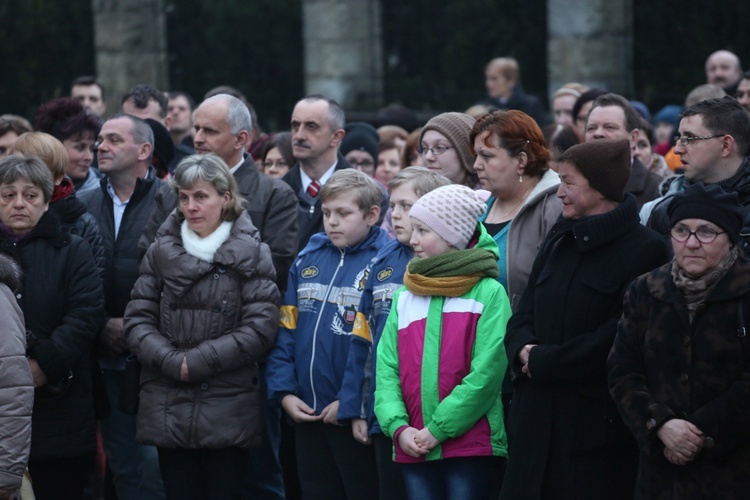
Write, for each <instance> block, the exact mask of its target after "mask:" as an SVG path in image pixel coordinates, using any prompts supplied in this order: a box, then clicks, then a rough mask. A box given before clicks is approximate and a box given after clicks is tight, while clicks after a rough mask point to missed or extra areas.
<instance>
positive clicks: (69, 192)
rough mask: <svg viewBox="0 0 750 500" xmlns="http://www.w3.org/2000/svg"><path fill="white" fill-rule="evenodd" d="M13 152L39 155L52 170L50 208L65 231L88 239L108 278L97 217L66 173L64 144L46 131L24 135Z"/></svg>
mask: <svg viewBox="0 0 750 500" xmlns="http://www.w3.org/2000/svg"><path fill="white" fill-rule="evenodd" d="M11 152H12V153H16V154H21V155H24V156H36V157H38V158H40V159H41V160H42V161H43V162H44V163H45V164H46V165H47V168H49V171H50V173H51V174H52V180H53V182H54V183H55V187H54V189H53V190H52V198H51V199H50V202H49V209H50V210H51V211H52V212H54V213H55V214H56V215H57V216H58V217H59V218H60V222H61V223H62V225H63V227H64V228H67V229H69V230H70V232H71V233H73V234H77V235H78V236H80V237H81V238H83V239H84V240H86V241H87V242H88V244H89V246H90V247H91V251H92V252H93V253H94V258H95V259H96V264H97V266H98V267H99V273H100V275H101V276H102V277H103V276H104V245H103V243H102V236H101V233H100V232H99V224H98V223H97V222H96V218H95V217H94V216H93V215H91V214H90V213H89V212H87V211H86V206H85V205H84V204H83V203H82V202H81V200H79V199H78V197H77V196H76V194H77V193H76V191H75V189H74V188H73V182H72V181H71V180H70V178H69V177H67V175H66V174H65V169H66V167H67V166H68V153H67V151H66V149H65V146H63V144H62V143H61V142H60V141H59V140H57V139H55V138H54V137H52V136H51V135H49V134H45V133H44V132H27V133H25V134H22V135H21V136H20V137H19V138H18V139H16V142H14V143H13V146H11Z"/></svg>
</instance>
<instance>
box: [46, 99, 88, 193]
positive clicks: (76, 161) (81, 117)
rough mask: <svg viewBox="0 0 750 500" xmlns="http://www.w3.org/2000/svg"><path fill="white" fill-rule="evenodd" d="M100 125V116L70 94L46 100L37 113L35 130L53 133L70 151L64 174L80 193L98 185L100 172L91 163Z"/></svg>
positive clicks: (68, 151)
mask: <svg viewBox="0 0 750 500" xmlns="http://www.w3.org/2000/svg"><path fill="white" fill-rule="evenodd" d="M101 128H102V122H101V120H100V119H99V117H98V116H96V115H95V114H93V113H91V112H90V111H86V110H85V109H84V108H83V106H82V105H81V103H80V102H78V101H76V100H75V99H72V98H69V97H61V98H60V99H54V100H52V101H49V102H46V103H44V104H42V105H41V106H39V109H38V110H37V112H36V118H35V124H34V129H35V130H37V131H39V132H45V133H47V134H50V135H52V136H53V137H54V138H55V139H58V140H59V141H60V142H62V143H63V146H65V151H66V152H67V154H68V163H67V165H66V166H65V174H66V175H67V176H68V177H70V178H71V179H72V180H73V185H74V186H75V189H76V192H77V193H78V194H79V195H80V194H82V193H85V192H86V191H89V190H92V189H97V188H98V187H99V179H100V178H101V174H100V173H99V171H98V170H97V169H95V168H92V167H91V164H92V162H93V161H94V150H93V147H94V143H95V142H96V137H97V136H98V135H99V129H101Z"/></svg>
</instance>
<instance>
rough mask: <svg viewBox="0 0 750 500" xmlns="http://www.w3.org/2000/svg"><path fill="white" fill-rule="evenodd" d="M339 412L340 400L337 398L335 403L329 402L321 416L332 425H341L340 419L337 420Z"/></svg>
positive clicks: (324, 421) (326, 422)
mask: <svg viewBox="0 0 750 500" xmlns="http://www.w3.org/2000/svg"><path fill="white" fill-rule="evenodd" d="M338 412H339V400H338V399H337V400H336V401H334V402H333V403H331V404H329V405H328V406H326V407H325V408H323V411H321V412H320V418H322V419H323V423H325V424H331V425H339V421H338V420H336V415H337V414H338Z"/></svg>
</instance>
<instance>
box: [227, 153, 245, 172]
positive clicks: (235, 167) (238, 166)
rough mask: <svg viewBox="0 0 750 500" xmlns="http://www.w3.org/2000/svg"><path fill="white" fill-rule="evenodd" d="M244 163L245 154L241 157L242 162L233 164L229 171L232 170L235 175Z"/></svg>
mask: <svg viewBox="0 0 750 500" xmlns="http://www.w3.org/2000/svg"><path fill="white" fill-rule="evenodd" d="M243 163H245V157H244V156H243V157H242V158H240V162H239V163H238V164H237V165H235V166H233V167H232V168H230V169H229V171H230V172H232V175H234V173H235V172H236V171H237V169H238V168H240V167H241V166H242V164H243Z"/></svg>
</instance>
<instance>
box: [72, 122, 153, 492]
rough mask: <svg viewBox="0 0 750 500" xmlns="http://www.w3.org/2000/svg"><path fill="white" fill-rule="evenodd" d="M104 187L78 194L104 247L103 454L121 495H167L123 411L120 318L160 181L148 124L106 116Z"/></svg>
mask: <svg viewBox="0 0 750 500" xmlns="http://www.w3.org/2000/svg"><path fill="white" fill-rule="evenodd" d="M97 143H98V148H97V149H98V155H99V169H100V170H101V172H102V173H104V174H105V177H104V178H103V179H102V180H101V189H94V190H91V191H89V192H87V193H84V194H83V195H82V196H81V201H82V202H83V203H84V204H85V205H86V206H87V207H88V210H89V212H91V213H92V214H93V215H94V216H95V217H96V219H97V222H98V223H99V231H100V232H101V236H102V242H103V245H104V252H105V272H104V302H105V308H106V311H107V316H108V318H107V322H106V324H105V326H104V329H103V330H102V332H101V335H100V337H99V350H100V354H101V355H102V357H101V358H100V360H99V364H100V366H101V367H102V369H103V370H102V371H103V372H104V380H105V384H106V386H107V392H108V394H109V399H110V406H111V411H112V414H111V415H110V416H109V417H108V418H106V419H103V420H102V421H101V431H102V438H103V441H104V451H105V454H106V456H107V461H108V463H109V467H110V470H111V471H112V475H113V477H114V483H115V489H116V490H117V496H118V498H121V499H131V498H132V499H142V498H149V499H151V498H164V491H163V485H162V482H161V477H160V475H159V463H158V457H157V454H156V449H155V448H153V447H146V446H138V445H136V442H135V418H134V416H133V415H128V414H126V413H124V412H122V411H121V410H120V407H119V400H120V393H121V392H122V390H123V384H124V379H125V357H126V355H127V354H128V348H127V343H126V339H125V336H124V332H123V322H122V318H123V315H124V313H125V307H126V306H127V304H128V302H129V301H130V291H131V290H132V288H133V285H134V284H135V282H136V280H137V279H138V275H139V272H138V240H139V238H140V237H141V235H142V234H143V230H144V227H145V225H146V222H147V221H148V218H149V216H150V215H151V211H152V210H153V208H154V196H155V194H156V192H157V190H158V189H159V188H160V187H162V186H165V183H164V182H163V181H161V180H160V179H158V178H157V177H156V175H155V172H154V170H153V169H152V168H150V167H149V161H150V159H151V155H152V153H153V150H154V136H153V132H152V131H151V128H150V127H149V125H148V124H147V123H146V122H145V121H143V120H141V119H140V118H136V117H134V116H131V115H126V114H118V115H115V116H113V117H112V118H110V119H109V120H107V122H105V123H104V125H103V126H102V129H101V131H100V132H99V137H98V138H97Z"/></svg>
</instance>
